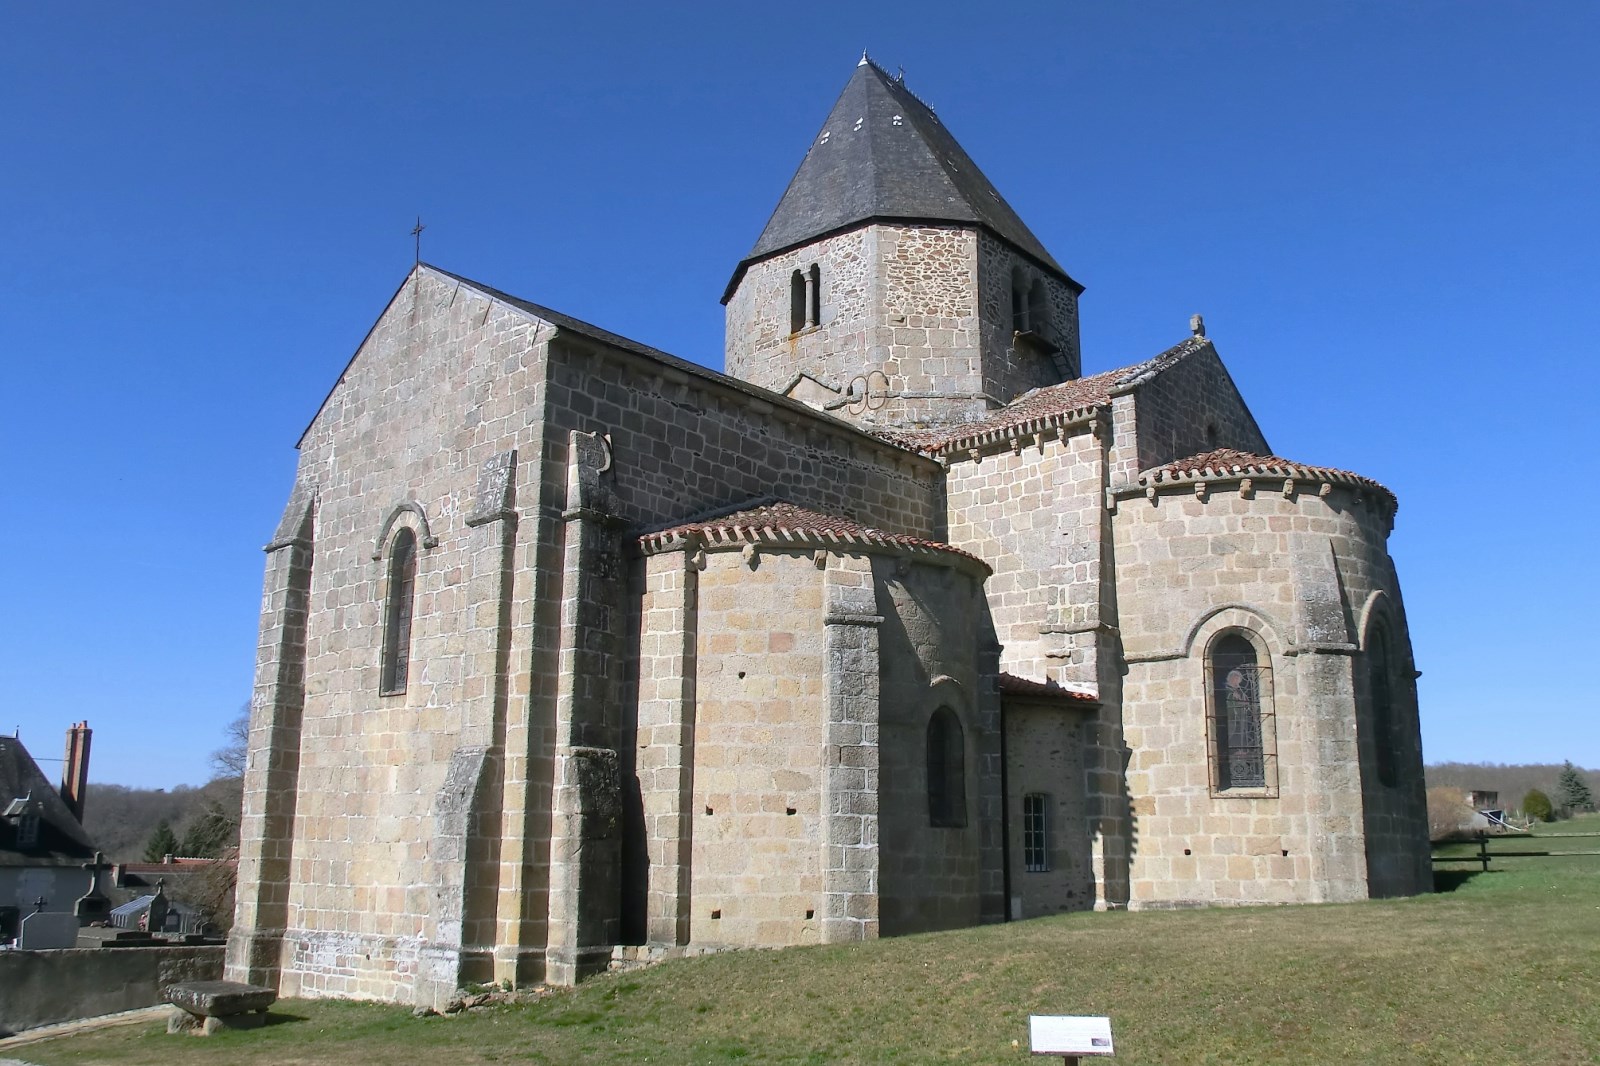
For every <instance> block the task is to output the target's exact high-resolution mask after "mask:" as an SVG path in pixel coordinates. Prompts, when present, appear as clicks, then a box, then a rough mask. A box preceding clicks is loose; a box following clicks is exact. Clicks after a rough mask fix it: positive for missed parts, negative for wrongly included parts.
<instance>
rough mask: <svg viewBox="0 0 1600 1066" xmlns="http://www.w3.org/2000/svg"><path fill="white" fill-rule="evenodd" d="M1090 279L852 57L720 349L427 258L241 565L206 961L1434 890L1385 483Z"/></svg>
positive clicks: (292, 988)
mask: <svg viewBox="0 0 1600 1066" xmlns="http://www.w3.org/2000/svg"><path fill="white" fill-rule="evenodd" d="M751 228H752V230H754V225H753V224H752V226H751ZM1081 292H1082V287H1081V286H1080V285H1078V284H1077V283H1076V282H1075V281H1073V279H1072V277H1071V275H1069V274H1068V273H1067V271H1066V270H1065V269H1064V268H1063V267H1062V266H1061V264H1059V263H1058V262H1057V261H1056V260H1055V259H1054V258H1053V257H1052V256H1051V254H1050V252H1049V251H1048V250H1047V249H1046V248H1045V247H1044V245H1043V244H1041V243H1040V241H1039V240H1038V238H1037V237H1035V236H1034V234H1033V233H1032V232H1031V231H1030V230H1029V229H1028V227H1027V225H1026V224H1024V222H1023V221H1022V219H1021V218H1019V217H1018V216H1017V214H1016V213H1015V212H1014V211H1013V210H1012V209H1011V208H1010V207H1009V206H1008V205H1007V203H1006V201H1005V200H1004V199H1003V198H1002V197H1001V196H1000V193H999V192H998V190H996V189H995V188H994V186H993V185H991V184H990V182H989V181H988V180H987V179H986V178H985V177H984V176H983V173H982V172H981V171H980V170H979V169H978V167H977V165H976V164H975V163H974V162H973V161H972V160H971V159H970V158H969V157H968V156H967V154H966V153H965V152H964V151H963V150H962V148H961V146H960V145H959V144H958V143H957V142H956V140H955V139H954V137H953V136H952V135H951V133H950V132H949V131H948V130H946V129H945V127H944V126H943V125H942V124H941V122H940V120H939V119H938V118H937V117H936V116H935V114H934V113H933V111H932V110H930V109H929V108H928V107H927V106H926V105H925V104H924V103H923V102H921V101H920V100H919V99H918V98H917V97H916V96H914V95H913V94H912V93H911V92H910V91H909V90H908V89H907V88H906V87H905V86H904V85H903V84H902V83H901V81H900V80H899V79H896V78H894V77H891V76H889V75H887V74H885V72H884V71H883V70H881V69H880V68H879V67H878V66H876V65H875V64H873V63H872V62H870V61H869V60H866V59H863V60H862V63H861V64H860V65H859V66H858V67H856V69H855V71H854V72H853V74H852V76H851V77H850V80H849V82H848V84H847V85H846V86H845V88H844V91H843V93H842V94H841V96H840V97H839V100H838V102H837V103H836V104H835V105H834V107H833V110H832V112H831V113H830V114H829V115H828V118H827V121H826V122H825V123H824V124H823V126H822V129H821V130H819V131H818V133H817V135H816V137H815V138H814V139H813V140H812V142H811V144H810V147H809V149H808V150H807V152H806V154H805V158H804V161H803V162H802V163H801V165H800V169H799V170H798V172H797V173H796V174H795V176H794V179H793V180H792V181H791V182H790V184H789V187H788V189H787V191H786V192H784V194H783V196H782V198H781V200H779V202H778V205H777V208H776V210H775V211H774V212H773V214H772V217H771V219H770V220H769V221H768V222H767V224H766V228H765V229H764V230H762V231H761V234H760V236H759V238H758V239H757V240H756V242H755V244H754V246H753V247H752V248H751V250H750V252H749V254H748V255H747V256H746V257H745V258H744V259H743V260H742V261H740V262H739V263H737V264H736V265H734V266H733V269H732V276H731V278H730V280H729V282H728V286H727V289H726V291H725V293H724V294H723V298H722V299H723V303H724V304H725V305H726V309H727V340H726V352H725V366H726V373H717V372H715V371H712V370H708V369H705V368H703V367H701V366H698V365H695V364H693V363H689V362H686V361H684V360H681V359H678V358H675V357H673V356H670V355H667V354H665V353H663V352H660V351H657V350H655V349H653V348H650V347H647V346H645V345H644V344H641V343H638V342H636V341H632V340H628V339H626V338H624V337H620V336H617V335H615V334H612V333H608V332H607V331H605V330H604V329H600V328H598V327H596V326H592V325H589V324H588V323H585V322H581V321H578V320H576V319H573V318H571V317H569V316H567V315H564V314H561V313H560V312H558V311H555V310H552V309H550V308H546V307H542V306H540V305H538V304H536V303H532V302H529V301H527V300H523V299H520V298H518V297H515V296H511V295H508V294H506V293H504V292H500V291H497V290H496V289H494V288H491V287H490V286H488V285H485V284H482V283H480V282H477V281H472V280H469V279H468V278H465V277H461V276H459V275H456V274H453V273H450V272H448V271H445V270H442V269H439V268H436V267H433V266H429V265H427V264H419V265H418V266H417V267H416V268H415V269H414V270H413V271H411V273H410V274H409V275H408V276H407V277H406V278H405V280H404V281H403V282H402V283H401V285H400V287H399V289H398V291H396V293H395V295H394V298H393V299H392V300H391V301H390V303H389V305H388V306H387V308H385V309H384V310H383V312H382V314H381V315H380V316H379V317H378V320H377V322H376V323H375V324H374V325H373V327H372V330H371V332H370V333H369V334H368V336H367V337H366V339H365V340H364V341H363V342H362V344H361V346H360V348H359V349H358V350H357V351H356V353H355V355H354V357H353V358H352V359H351V360H350V363H349V365H348V366H347V367H346V368H345V370H344V372H343V373H342V374H341V375H340V377H339V379H338V381H337V382H335V383H334V385H333V388H332V390H331V391H330V392H329V393H328V395H327V397H326V398H325V399H324V400H323V401H322V404H321V407H320V408H319V409H318V410H317V412H316V415H315V418H314V419H313V420H312V422H311V424H310V426H309V428H308V429H307V430H306V431H305V434H304V436H303V437H302V438H301V440H300V442H299V465H298V470H297V473H296V478H295V483H294V487H293V491H292V493H291V495H290V497H289V501H288V505H287V507H286V509H285V511H284V513H283V518H282V521H281V522H280V524H279V526H278V528H277V530H276V532H275V533H274V534H273V535H272V537H271V539H270V541H269V543H268V544H267V548H266V553H267V554H266V559H267V563H266V586H265V591H264V595H263V599H262V614H261V641H260V652H259V658H258V663H257V669H256V676H255V692H254V700H253V710H252V715H251V741H250V759H249V768H248V771H247V773H246V778H245V783H246V784H245V817H244V831H243V843H242V847H241V854H240V866H239V875H240V891H239V902H238V912H237V922H236V925H235V928H234V932H233V937H232V940H231V942H230V945H229V953H228V957H229V976H230V977H231V978H234V979H239V980H250V981H253V982H258V983H265V984H270V985H274V986H277V987H279V988H280V989H281V991H282V992H283V994H285V995H325V996H358V997H367V998H380V999H388V1000H398V1001H402V1002H416V1003H421V1004H434V1003H438V1002H440V1001H441V1000H442V999H444V998H446V997H448V996H449V995H450V993H451V992H452V991H453V990H454V989H455V988H456V987H457V986H458V985H460V984H462V983H464V982H468V981H489V980H494V981H501V980H511V981H515V982H517V983H530V982H537V981H548V982H552V983H570V982H573V981H576V980H578V979H580V978H582V977H583V976H584V975H586V974H589V973H592V972H595V971H598V970H602V969H605V968H606V967H608V966H609V965H611V964H612V963H613V962H614V961H615V960H624V961H627V960H639V959H650V958H659V957H663V956H670V955H673V954H681V953H692V952H697V951H702V950H711V949H717V948H724V947H753V946H783V945H794V944H811V943H832V942H840V941H850V940H860V939H866V938H872V937H877V936H891V935H895V934H902V933H911V932H917V931H922V930H934V929H946V928H953V927H958V926H966V925H973V924H976V923H980V922H999V921H1006V920H1014V919H1024V918H1031V917H1034V916H1039V915H1049V914H1055V913H1058V912H1061V911H1070V910H1080V909H1081V910H1088V909H1095V910H1103V909H1113V908H1163V907H1187V906H1196V905H1212V904H1251V903H1297V902H1315V901H1336V900H1357V899H1363V898H1366V897H1369V896H1387V895H1397V894H1407V893H1415V892H1421V891H1426V890H1427V888H1428V887H1429V885H1430V870H1429V858H1428V851H1427V839H1426V837H1427V832H1426V816H1425V806H1424V797H1423V785H1422V756H1421V742H1420V737H1419V731H1418V719H1417V704H1416V685H1415V669H1414V666H1413V663H1412V656H1411V643H1410V639H1409V636H1408V632H1407V628H1406V618H1405V611H1404V609H1403V606H1402V603H1401V599H1400V592H1399V586H1398V583H1397V581H1396V577H1395V570H1394V564H1393V562H1392V560H1391V559H1390V557H1389V554H1388V552H1387V549H1386V542H1387V538H1388V534H1389V531H1390V529H1391V527H1392V525H1393V522H1394V517H1395V509H1396V501H1395V498H1394V496H1393V494H1392V493H1390V492H1389V491H1388V490H1387V489H1386V488H1384V487H1383V486H1382V485H1380V484H1378V483H1376V482H1374V481H1371V480H1368V479H1367V478H1365V477H1362V476H1360V475H1358V474H1354V473H1350V472H1347V471H1344V470H1339V469H1334V468H1331V467H1326V466H1318V465H1312V464H1308V463H1303V462H1297V461H1294V460H1291V459H1286V458H1281V457H1278V456H1276V455H1274V454H1273V453H1272V450H1271V448H1270V447H1269V445H1268V444H1267V440H1266V438H1265V436H1264V435H1263V432H1262V429H1261V427H1260V426H1258V425H1257V423H1256V420H1255V418H1254V417H1253V416H1252V415H1251V413H1250V410H1249V408H1248V407H1247V406H1246V405H1245V402H1244V400H1243V398H1242V397H1241V396H1240V395H1239V393H1238V391H1237V390H1236V389H1235V387H1234V383H1233V381H1232V379H1231V378H1230V377H1229V374H1228V371H1227V369H1226V367H1225V366H1224V364H1223V362H1222V360H1221V358H1220V357H1219V355H1218V353H1217V350H1216V349H1215V348H1214V347H1213V345H1212V343H1211V342H1210V341H1209V340H1208V339H1207V338H1206V337H1205V334H1204V328H1203V325H1202V324H1201V323H1199V322H1198V321H1196V322H1195V323H1194V324H1193V327H1192V329H1191V330H1190V332H1189V335H1186V336H1181V337H1175V338H1174V340H1176V341H1178V343H1176V344H1174V345H1173V346H1172V347H1171V348H1169V349H1167V350H1166V351H1162V352H1158V353H1152V355H1151V357H1150V358H1149V359H1148V360H1146V361H1145V362H1142V363H1138V364H1136V365H1133V366H1125V367H1119V368H1117V369H1111V370H1102V371H1099V372H1097V373H1093V374H1090V375H1088V376H1085V375H1084V373H1083V364H1082V361H1081V354H1080V351H1079V339H1078V300H1079V296H1080V294H1081ZM708 295H710V294H708ZM1184 310H1186V309H1179V311H1180V313H1181V312H1182V311H1184ZM1175 317H1177V316H1175ZM1326 416H1327V417H1330V418H1332V417H1335V413H1334V412H1331V411H1330V412H1327V413H1326ZM1317 458H1321V457H1317Z"/></svg>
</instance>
